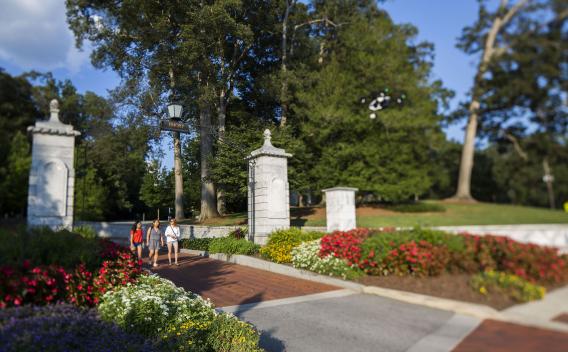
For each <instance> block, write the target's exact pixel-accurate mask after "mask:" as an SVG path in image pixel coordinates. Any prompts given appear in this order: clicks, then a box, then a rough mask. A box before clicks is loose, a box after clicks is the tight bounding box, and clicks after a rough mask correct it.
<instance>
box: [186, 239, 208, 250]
mask: <svg viewBox="0 0 568 352" xmlns="http://www.w3.org/2000/svg"><path fill="white" fill-rule="evenodd" d="M212 240H213V239H212V238H190V239H188V238H184V239H182V240H181V243H180V246H181V248H186V249H195V250H198V251H209V245H210V244H211V241H212Z"/></svg>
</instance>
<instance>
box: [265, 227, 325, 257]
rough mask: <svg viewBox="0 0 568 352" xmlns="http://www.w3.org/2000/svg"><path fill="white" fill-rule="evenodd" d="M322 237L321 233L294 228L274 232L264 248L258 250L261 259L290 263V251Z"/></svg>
mask: <svg viewBox="0 0 568 352" xmlns="http://www.w3.org/2000/svg"><path fill="white" fill-rule="evenodd" d="M323 235H324V233H322V232H315V231H302V230H300V229H299V228H296V227H292V228H289V229H286V230H278V231H274V232H272V233H271V234H270V236H269V238H268V243H267V244H266V246H264V247H262V248H261V249H260V254H261V255H262V257H263V258H265V259H268V260H270V261H273V262H276V263H290V262H291V261H292V255H291V252H292V249H294V248H295V247H297V246H298V245H300V244H301V243H303V242H307V241H312V240H316V239H319V238H321V237H322V236H323Z"/></svg>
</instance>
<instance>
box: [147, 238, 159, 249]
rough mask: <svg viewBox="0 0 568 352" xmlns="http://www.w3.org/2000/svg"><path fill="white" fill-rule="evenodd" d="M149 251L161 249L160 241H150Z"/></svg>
mask: <svg viewBox="0 0 568 352" xmlns="http://www.w3.org/2000/svg"><path fill="white" fill-rule="evenodd" d="M148 249H149V250H151V251H154V250H157V249H160V240H150V242H149V243H148Z"/></svg>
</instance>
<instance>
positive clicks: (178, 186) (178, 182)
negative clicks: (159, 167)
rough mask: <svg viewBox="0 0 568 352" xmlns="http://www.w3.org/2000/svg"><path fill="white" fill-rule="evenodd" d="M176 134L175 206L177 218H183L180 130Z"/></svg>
mask: <svg viewBox="0 0 568 352" xmlns="http://www.w3.org/2000/svg"><path fill="white" fill-rule="evenodd" d="M173 134H174V174H175V194H176V200H175V208H176V219H177V220H183V219H185V216H184V214H183V174H182V171H181V139H180V134H179V132H173Z"/></svg>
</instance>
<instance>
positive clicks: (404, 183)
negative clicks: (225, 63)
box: [294, 2, 447, 201]
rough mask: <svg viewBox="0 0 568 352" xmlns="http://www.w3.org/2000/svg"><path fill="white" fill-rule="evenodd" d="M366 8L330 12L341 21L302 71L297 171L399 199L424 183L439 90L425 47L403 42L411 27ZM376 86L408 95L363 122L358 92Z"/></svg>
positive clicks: (435, 134) (437, 135)
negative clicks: (318, 57) (301, 154)
mask: <svg viewBox="0 0 568 352" xmlns="http://www.w3.org/2000/svg"><path fill="white" fill-rule="evenodd" d="M333 4H336V3H335V2H333ZM335 6H338V5H335ZM369 7H371V8H370V9H369V10H368V12H355V11H353V12H351V11H346V12H345V13H344V14H341V13H339V14H336V15H337V17H338V18H336V19H335V20H336V21H337V20H339V21H340V22H345V23H348V24H347V25H345V26H342V27H341V28H340V29H339V30H337V31H336V33H334V36H333V38H334V39H330V41H331V43H329V44H328V45H329V47H330V49H329V50H328V53H329V54H327V55H326V56H325V57H324V62H325V64H323V65H320V67H319V68H318V69H313V70H309V71H307V72H305V73H304V77H303V80H302V81H303V89H301V90H298V92H297V99H298V102H297V104H295V105H294V111H295V113H296V114H298V115H299V116H301V117H302V120H303V123H302V124H301V126H300V129H301V133H300V135H301V136H302V139H303V140H304V142H305V144H306V148H307V149H308V150H309V151H310V153H311V155H312V157H311V158H310V159H311V162H310V163H308V164H307V165H306V166H305V170H306V171H307V172H308V173H309V175H310V179H311V180H313V182H312V183H313V185H314V187H315V188H316V189H317V188H319V189H321V188H325V187H330V186H337V185H342V184H343V185H349V186H353V187H358V188H359V189H360V190H364V191H369V192H373V193H375V194H377V195H380V197H381V198H382V199H383V200H388V201H404V200H407V199H410V198H412V197H413V196H414V195H419V194H423V193H425V192H426V191H427V190H428V189H429V187H430V185H431V184H432V180H431V179H430V173H431V169H432V168H433V165H432V164H431V162H430V151H431V150H432V146H433V145H435V144H436V143H438V142H439V141H440V140H441V137H442V132H441V130H440V128H439V122H440V119H441V117H440V116H438V115H437V114H436V113H435V111H436V109H437V107H438V102H437V98H440V97H442V96H444V95H445V94H446V93H447V92H445V91H444V90H443V89H442V88H441V86H440V84H439V82H437V83H430V82H429V81H428V77H429V76H428V75H429V71H430V63H429V61H428V56H429V55H430V54H431V48H430V47H429V46H428V45H427V44H419V45H416V46H413V45H411V44H409V43H410V42H411V41H412V39H413V37H414V36H415V35H416V30H415V29H414V28H412V27H410V26H397V25H395V24H394V23H393V22H392V21H391V19H390V18H389V17H388V16H386V15H385V14H384V13H381V12H378V11H377V10H376V8H375V7H372V6H369ZM377 38H381V39H380V43H381V44H380V45H377V44H376V43H377ZM384 88H390V89H391V92H392V94H394V95H395V96H396V95H397V94H402V92H404V94H406V95H407V96H409V97H412V98H411V99H410V101H409V102H407V103H406V104H405V105H403V106H402V107H401V108H392V109H387V110H384V111H379V112H377V116H378V117H377V119H376V120H370V119H369V110H368V108H367V106H368V102H367V103H366V104H361V97H362V96H368V95H370V94H372V93H373V92H376V91H377V90H382V89H384ZM418 130H421V131H423V132H422V133H417V131H418Z"/></svg>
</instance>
